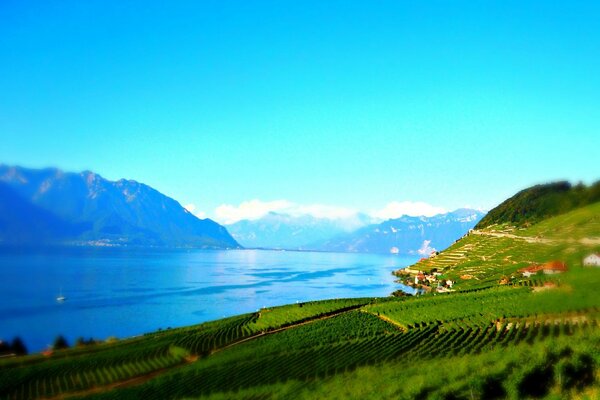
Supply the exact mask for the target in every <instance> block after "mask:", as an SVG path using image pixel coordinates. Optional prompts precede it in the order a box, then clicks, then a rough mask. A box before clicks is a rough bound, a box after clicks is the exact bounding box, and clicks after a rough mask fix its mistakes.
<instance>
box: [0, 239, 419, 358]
mask: <svg viewBox="0 0 600 400" xmlns="http://www.w3.org/2000/svg"><path fill="white" fill-rule="evenodd" d="M415 261H416V259H415V258H409V257H398V256H393V255H379V254H344V253H312V252H284V251H261V250H239V251H231V250H230V251H200V250H171V251H159V250H119V249H61V250H56V251H52V252H45V253H44V254H42V253H30V254H25V253H18V252H4V253H0V266H1V270H2V274H3V279H1V280H0V292H1V293H3V301H2V302H1V303H0V339H3V340H10V339H12V338H13V336H16V335H18V336H20V337H21V338H22V339H23V340H24V341H25V344H26V345H27V347H28V349H29V351H32V352H36V351H40V350H42V349H43V348H45V347H46V346H48V345H49V344H51V343H52V341H53V340H54V338H55V337H56V335H58V334H62V335H64V336H65V337H66V338H67V339H68V341H69V342H70V343H73V342H74V341H75V339H76V338H77V337H79V336H83V337H85V338H88V337H93V338H97V339H106V338H107V337H109V336H117V337H119V338H123V337H129V336H134V335H139V334H143V333H146V332H150V331H154V330H156V329H159V328H163V329H164V328H167V327H178V326H184V325H190V324H196V323H200V322H204V321H209V320H213V319H217V318H222V317H227V316H232V315H236V314H241V313H246V312H253V311H256V310H257V309H259V308H261V307H269V306H275V305H282V304H288V303H295V302H297V301H300V302H303V301H309V300H320V299H328V298H340V297H368V296H388V295H389V294H390V293H391V292H393V291H394V290H396V289H399V288H401V287H402V288H405V287H403V286H402V285H400V284H397V283H394V277H393V276H392V275H391V271H393V270H395V269H398V268H400V267H403V266H407V265H410V264H412V263H413V262H415ZM409 290H410V289H409ZM59 294H63V295H64V296H65V297H66V301H65V302H64V303H62V304H61V303H58V302H57V301H56V297H57V296H58V295H59Z"/></svg>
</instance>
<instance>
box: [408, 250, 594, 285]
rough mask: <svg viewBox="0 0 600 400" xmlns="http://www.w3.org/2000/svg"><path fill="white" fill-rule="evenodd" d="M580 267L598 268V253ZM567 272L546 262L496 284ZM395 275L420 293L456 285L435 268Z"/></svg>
mask: <svg viewBox="0 0 600 400" xmlns="http://www.w3.org/2000/svg"><path fill="white" fill-rule="evenodd" d="M438 254H439V252H432V253H431V254H430V255H429V258H433V257H436V256H437V255H438ZM424 260H427V258H422V259H421V260H420V261H424ZM582 265H583V266H584V267H600V253H592V254H589V255H587V256H586V257H584V258H583V260H582ZM568 270H569V268H568V266H567V264H566V263H564V262H563V261H559V260H553V261H548V262H546V263H541V264H538V263H535V264H531V265H529V266H527V267H524V268H520V269H518V270H517V271H516V273H515V274H512V275H511V276H503V277H502V278H501V279H500V280H499V281H498V284H500V285H508V284H511V283H515V282H516V281H517V280H518V278H519V277H521V278H527V279H529V278H532V277H534V276H536V275H556V274H562V273H564V272H567V271H568ZM397 275H398V276H399V279H398V280H397V282H399V283H402V284H404V285H406V286H410V287H412V288H415V289H418V290H419V291H420V293H423V292H432V291H435V292H437V293H449V292H453V291H455V290H454V289H453V286H454V285H455V284H456V281H454V280H452V279H448V278H446V277H445V276H444V274H443V271H440V270H438V269H437V268H432V269H431V270H430V271H429V272H424V271H422V270H415V269H411V268H405V269H403V270H400V271H397ZM460 279H461V280H470V279H473V276H472V275H470V274H464V275H461V276H460ZM544 286H545V287H546V288H550V287H552V286H554V285H553V283H552V282H546V283H544Z"/></svg>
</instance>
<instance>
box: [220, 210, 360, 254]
mask: <svg viewBox="0 0 600 400" xmlns="http://www.w3.org/2000/svg"><path fill="white" fill-rule="evenodd" d="M370 222H371V218H370V217H369V216H367V215H364V214H356V215H353V216H351V217H348V218H338V219H329V218H317V217H313V216H311V215H301V216H292V215H288V214H282V213H275V212H270V213H268V214H267V215H265V216H264V217H262V218H260V219H257V220H242V221H238V222H236V223H234V224H231V225H227V229H228V230H229V232H230V233H231V235H232V236H233V237H234V238H235V239H236V240H237V241H238V242H239V243H241V244H242V245H243V246H245V247H255V248H271V249H288V250H302V249H307V248H309V247H310V244H312V243H315V242H321V241H325V240H327V239H330V238H332V237H334V236H337V235H340V234H343V233H348V232H352V231H354V230H356V229H357V228H359V227H362V226H365V225H367V224H369V223H370Z"/></svg>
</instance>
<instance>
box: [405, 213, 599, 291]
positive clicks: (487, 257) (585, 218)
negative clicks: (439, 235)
mask: <svg viewBox="0 0 600 400" xmlns="http://www.w3.org/2000/svg"><path fill="white" fill-rule="evenodd" d="M598 248H600V203H596V204H592V205H590V206H587V207H583V208H580V209H576V210H573V211H571V212H569V213H567V214H564V215H560V216H558V217H553V218H550V219H548V220H545V221H542V222H540V223H539V224H536V225H534V226H532V227H530V228H527V229H524V228H515V227H511V226H506V225H503V226H491V227H488V228H486V229H484V230H481V231H474V232H472V233H470V234H469V235H467V236H466V237H464V238H462V239H461V240H459V241H457V242H456V243H455V244H454V245H452V246H450V247H449V248H448V249H446V250H444V251H443V252H441V253H440V254H439V255H437V256H435V257H432V258H428V259H424V260H421V261H419V262H418V263H416V264H415V265H413V266H411V267H410V270H412V271H424V272H429V271H431V270H432V269H434V268H435V269H437V270H438V271H439V272H442V273H443V277H444V278H446V279H450V280H453V281H455V282H456V285H455V289H457V290H470V289H477V288H484V287H490V286H496V285H497V284H498V282H499V281H500V280H501V279H502V278H503V277H514V278H515V279H516V280H517V283H518V281H522V280H523V279H521V277H520V274H518V273H517V272H516V271H517V270H518V269H520V268H523V267H527V266H529V265H531V264H536V263H544V262H548V261H552V260H562V261H564V262H566V263H567V265H569V266H573V267H581V263H582V259H583V257H584V256H586V255H587V254H589V253H591V252H593V251H597V249H598Z"/></svg>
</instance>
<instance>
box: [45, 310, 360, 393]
mask: <svg viewBox="0 0 600 400" xmlns="http://www.w3.org/2000/svg"><path fill="white" fill-rule="evenodd" d="M361 307H363V305H358V306H352V307H348V308H345V309H344V310H343V311H339V312H334V313H332V314H327V315H323V316H319V317H315V318H311V319H308V320H306V321H303V322H299V323H297V324H292V325H288V326H284V327H282V328H277V329H274V330H271V331H266V332H261V333H257V334H256V335H252V336H248V337H247V338H244V339H241V340H238V341H236V342H233V343H230V344H228V345H226V346H224V347H221V348H218V349H215V350H213V351H212V352H211V353H210V355H213V354H215V353H218V352H220V351H221V350H225V349H228V348H230V347H233V346H237V345H239V344H242V343H245V342H248V341H250V340H254V339H258V338H260V337H263V336H267V335H272V334H274V333H278V332H282V331H285V330H288V329H293V328H297V327H299V326H303V325H308V324H311V323H314V322H317V321H322V320H325V319H329V318H333V317H337V316H338V315H341V314H344V313H347V312H350V311H353V310H357V309H359V308H361ZM209 357H210V356H209ZM199 359H200V358H199V357H198V356H196V355H190V356H188V357H186V358H185V362H183V363H181V364H177V365H174V366H172V367H166V368H161V369H157V370H155V371H152V372H149V373H147V374H144V375H138V376H135V377H133V378H129V379H126V380H123V381H118V382H113V383H110V384H108V385H103V386H94V387H92V388H89V389H86V390H81V391H78V392H68V393H62V394H60V395H58V396H53V397H42V398H40V399H41V400H62V399H68V398H71V397H79V396H88V395H91V394H96V393H103V392H108V391H110V390H113V389H117V388H119V389H122V388H125V387H131V386H137V385H141V384H143V383H145V382H147V381H149V380H151V379H153V378H156V377H157V376H159V375H162V374H164V373H166V372H170V371H174V370H176V369H179V368H182V367H185V366H187V365H190V364H192V363H194V362H196V361H198V360H199Z"/></svg>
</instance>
